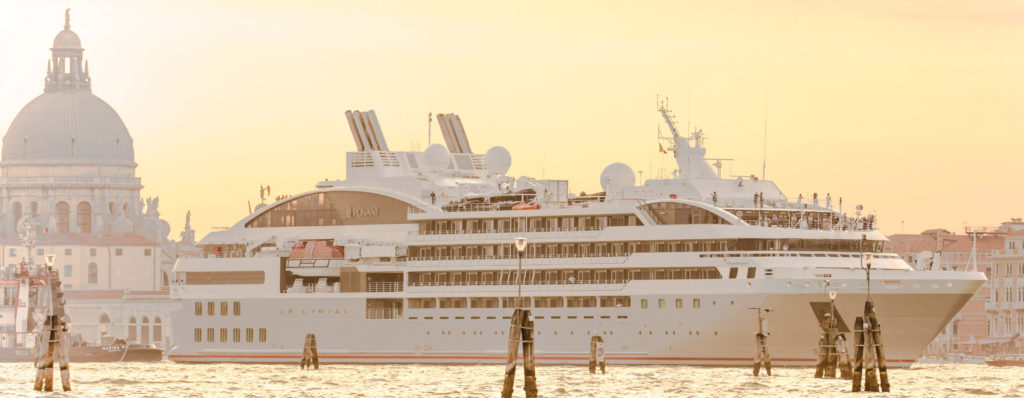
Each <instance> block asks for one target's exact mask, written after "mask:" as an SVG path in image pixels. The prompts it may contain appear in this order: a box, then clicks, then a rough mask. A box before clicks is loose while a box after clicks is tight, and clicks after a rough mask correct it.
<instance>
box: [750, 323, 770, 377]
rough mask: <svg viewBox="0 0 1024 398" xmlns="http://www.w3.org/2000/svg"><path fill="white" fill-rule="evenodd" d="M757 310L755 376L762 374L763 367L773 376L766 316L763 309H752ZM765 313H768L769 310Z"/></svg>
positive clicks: (766, 372)
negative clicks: (765, 322)
mask: <svg viewBox="0 0 1024 398" xmlns="http://www.w3.org/2000/svg"><path fill="white" fill-rule="evenodd" d="M750 309H752V310H753V309H756V310H757V334H755V335H754V376H757V375H758V374H760V373H761V367H762V366H763V367H764V372H765V374H767V375H768V376H771V375H772V358H771V356H770V355H768V333H767V332H765V330H764V316H762V315H761V307H757V308H750ZM764 312H768V310H767V309H765V310H764Z"/></svg>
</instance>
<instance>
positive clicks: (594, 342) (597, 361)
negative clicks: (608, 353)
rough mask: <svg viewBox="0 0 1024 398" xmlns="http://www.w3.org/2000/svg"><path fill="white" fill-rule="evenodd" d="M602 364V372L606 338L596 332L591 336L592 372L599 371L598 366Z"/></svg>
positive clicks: (603, 371) (602, 369)
mask: <svg viewBox="0 0 1024 398" xmlns="http://www.w3.org/2000/svg"><path fill="white" fill-rule="evenodd" d="M598 365H600V366H601V374H604V373H605V370H604V338H603V337H601V336H598V335H597V334H596V331H595V334H594V335H593V336H590V374H595V373H597V366H598Z"/></svg>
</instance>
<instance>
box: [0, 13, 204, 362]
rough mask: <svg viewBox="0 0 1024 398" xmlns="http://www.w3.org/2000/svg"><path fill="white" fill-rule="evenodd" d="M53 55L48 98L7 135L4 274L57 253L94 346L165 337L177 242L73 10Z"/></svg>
mask: <svg viewBox="0 0 1024 398" xmlns="http://www.w3.org/2000/svg"><path fill="white" fill-rule="evenodd" d="M50 51H51V59H50V60H49V62H48V64H47V68H46V78H45V80H44V82H45V84H44V90H43V94H42V95H40V96H38V97H36V98H35V99H33V100H32V101H31V102H29V103H28V104H27V105H25V107H24V108H22V110H21V112H19V113H18V115H17V116H16V117H15V118H14V120H13V121H12V122H11V125H10V128H8V130H7V132H6V134H5V135H4V137H3V153H2V158H0V210H2V211H0V250H2V255H0V259H2V260H0V271H3V270H11V269H13V268H14V267H17V266H18V265H19V264H20V263H22V262H23V261H24V260H25V259H26V258H27V257H28V256H35V262H36V263H39V264H41V263H43V258H42V255H44V254H54V255H56V262H55V264H54V266H55V267H56V268H57V270H58V271H59V273H60V275H61V281H62V282H63V283H64V287H65V289H66V290H67V291H68V294H67V297H68V299H69V302H68V309H69V315H70V317H71V326H72V332H76V333H82V334H83V336H84V337H85V338H86V339H87V340H92V341H98V340H103V339H107V340H109V339H111V338H114V337H122V338H124V337H127V338H129V340H135V341H140V342H150V341H165V337H166V336H165V335H166V333H163V329H166V326H167V325H163V328H158V329H154V328H155V327H156V326H155V325H156V324H159V323H166V320H167V319H169V316H168V311H169V304H170V302H169V301H168V300H167V298H168V285H169V282H170V278H169V275H171V268H172V267H173V265H174V261H175V259H176V252H177V249H178V246H179V245H180V244H179V243H177V242H173V241H170V240H168V239H167V236H168V234H169V233H170V226H169V224H168V223H167V222H166V221H164V220H163V219H161V218H160V212H159V210H158V206H159V199H157V198H147V199H146V200H145V201H143V199H142V197H141V196H140V190H141V189H142V180H141V179H140V178H139V177H136V175H135V168H136V166H137V164H136V163H135V151H134V146H133V143H132V137H131V135H129V133H128V129H127V128H126V127H125V125H124V122H122V121H121V118H120V116H118V114H117V112H116V111H114V109H113V108H112V107H111V106H110V105H108V104H107V103H106V102H104V101H103V100H102V99H100V98H99V97H97V96H95V95H93V94H92V78H91V77H90V76H89V64H88V61H86V60H85V59H84V57H83V52H84V49H83V48H82V42H81V40H80V39H79V37H78V35H77V34H76V33H75V32H73V31H72V30H71V20H70V12H67V13H65V21H64V29H63V30H62V31H60V32H59V33H57V36H56V37H55V38H54V40H53V48H51V49H50ZM26 219H27V220H28V221H30V222H31V224H32V225H34V226H35V228H36V229H37V237H38V247H37V249H36V252H35V253H27V252H26V249H25V248H24V247H23V246H22V244H21V239H20V237H19V232H20V231H19V226H20V225H21V222H22V221H23V220H26ZM182 237H183V238H186V237H187V238H188V239H192V237H194V232H193V231H191V230H190V229H189V230H187V231H186V232H185V233H183V234H182ZM192 240H194V239H192ZM193 243H194V242H193ZM186 246H191V244H189V243H186ZM141 297H144V298H145V300H142V299H140V298H141ZM161 300H162V303H159V304H157V303H158V302H160V301H161ZM158 320H159V321H158ZM166 330H169V329H166ZM144 331H145V332H144ZM155 331H156V332H159V333H154V332H155Z"/></svg>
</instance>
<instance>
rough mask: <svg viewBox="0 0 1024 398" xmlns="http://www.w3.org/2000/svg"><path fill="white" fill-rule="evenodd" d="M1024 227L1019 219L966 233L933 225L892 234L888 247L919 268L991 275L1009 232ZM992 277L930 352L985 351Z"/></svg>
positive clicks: (940, 353)
mask: <svg viewBox="0 0 1024 398" xmlns="http://www.w3.org/2000/svg"><path fill="white" fill-rule="evenodd" d="M1022 228H1024V224H1020V223H1018V222H1016V221H1009V222H1005V223H1002V224H1001V225H1000V226H998V227H969V228H966V229H965V232H964V233H963V234H957V233H953V232H950V231H948V230H945V229H929V230H926V231H924V232H921V233H920V234H894V235H890V236H889V237H888V238H889V245H888V247H889V248H891V250H892V251H893V252H894V253H896V254H898V255H899V256H900V257H901V258H903V259H904V261H906V262H907V263H908V264H910V265H911V266H913V267H914V268H916V269H919V270H928V269H940V270H952V271H971V270H975V269H976V270H977V271H978V272H984V273H985V274H986V275H991V268H992V265H993V258H994V257H993V255H994V254H995V253H996V252H999V251H1001V250H1003V248H1004V244H1005V243H1004V242H1005V237H1006V235H1007V233H1009V232H1012V231H1016V230H1018V229H1022ZM990 286H992V284H991V281H989V282H986V283H985V285H984V286H983V287H982V288H981V289H980V290H978V292H977V293H975V295H974V297H972V298H971V300H970V301H969V302H968V303H967V305H965V306H964V308H963V309H962V310H960V312H959V313H957V315H956V316H955V317H953V319H952V320H951V321H950V323H949V324H948V325H946V327H945V328H943V330H942V332H941V333H940V334H939V335H938V336H936V338H935V340H933V341H932V342H931V344H929V345H928V347H927V349H926V350H925V354H926V355H931V356H946V355H949V354H951V353H956V354H966V355H982V354H983V353H984V349H983V345H984V344H990V343H991V342H993V341H994V340H992V337H991V336H994V335H995V334H993V333H992V327H991V326H990V324H991V322H992V316H991V313H990V311H989V310H988V306H989V304H988V303H989V301H990V300H991V293H990Z"/></svg>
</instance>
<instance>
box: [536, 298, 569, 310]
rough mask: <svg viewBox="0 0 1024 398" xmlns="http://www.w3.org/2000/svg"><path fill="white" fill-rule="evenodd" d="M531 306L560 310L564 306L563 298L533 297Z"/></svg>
mask: <svg viewBox="0 0 1024 398" xmlns="http://www.w3.org/2000/svg"><path fill="white" fill-rule="evenodd" d="M533 306H534V307H536V308H562V307H564V306H565V303H564V301H563V298H562V297H561V296H558V297H534V298H533Z"/></svg>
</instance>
